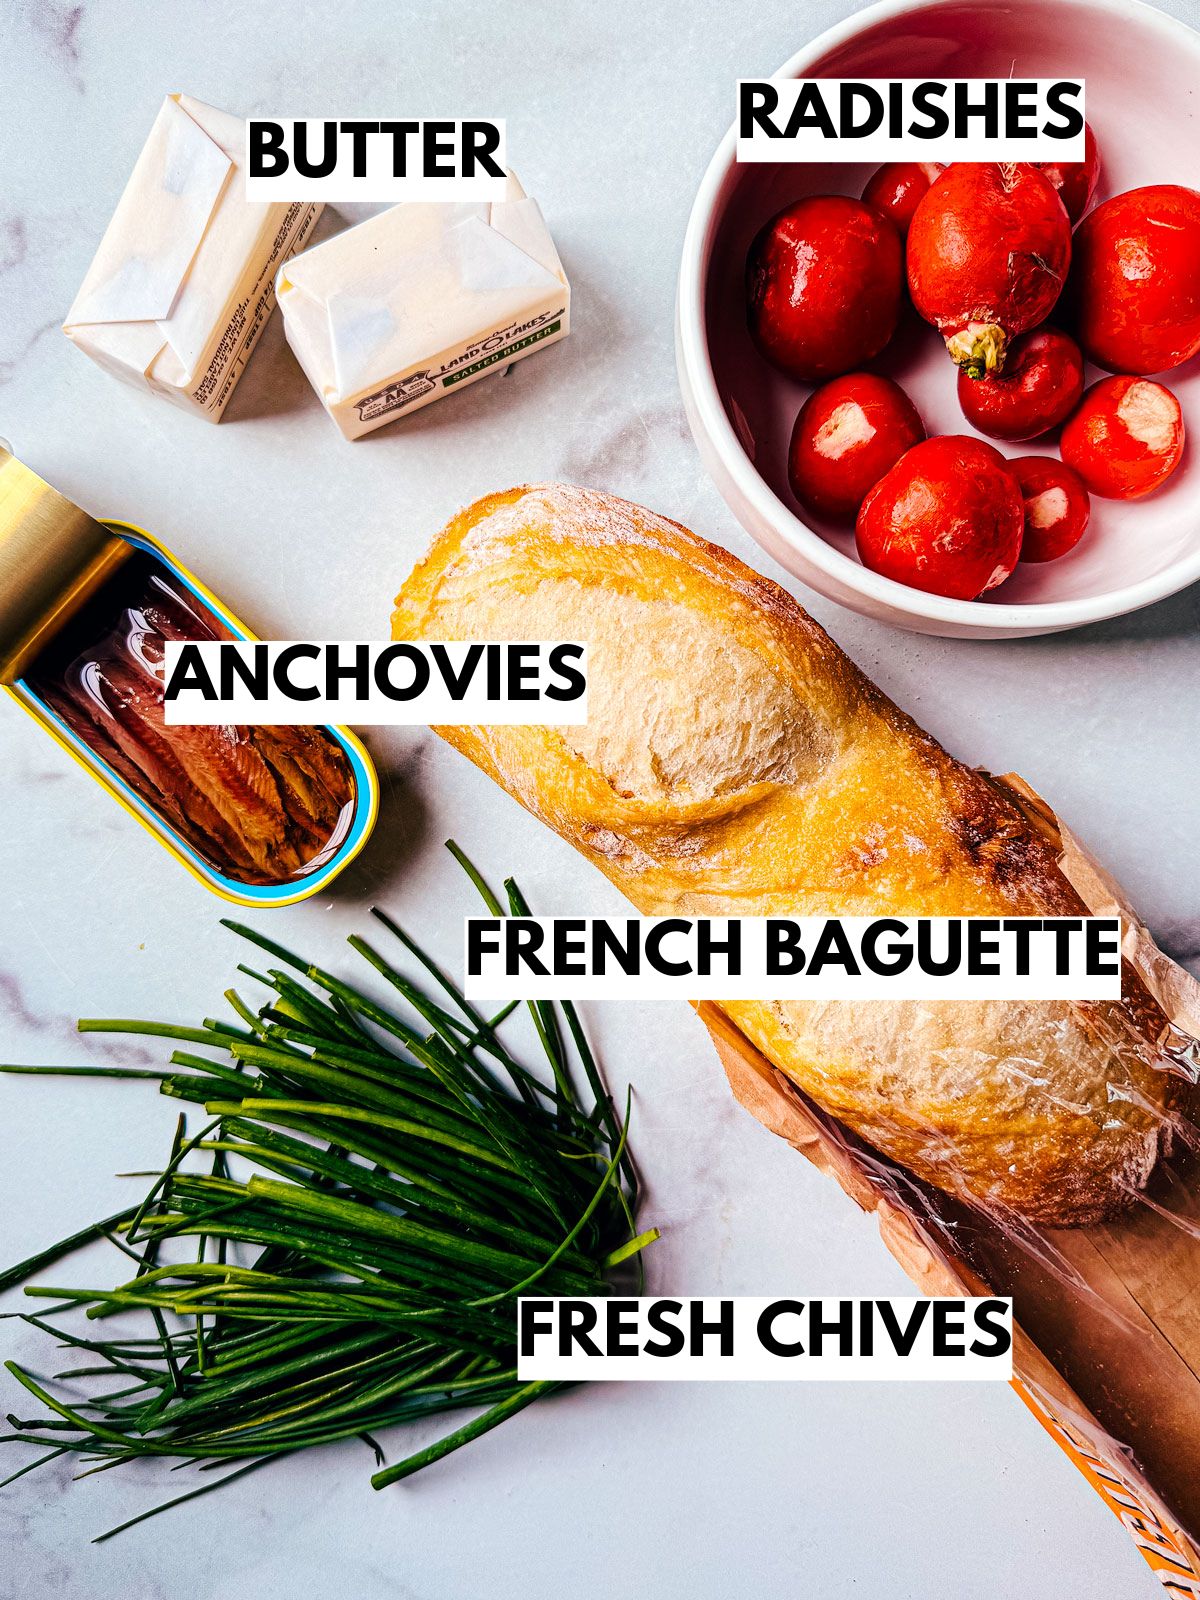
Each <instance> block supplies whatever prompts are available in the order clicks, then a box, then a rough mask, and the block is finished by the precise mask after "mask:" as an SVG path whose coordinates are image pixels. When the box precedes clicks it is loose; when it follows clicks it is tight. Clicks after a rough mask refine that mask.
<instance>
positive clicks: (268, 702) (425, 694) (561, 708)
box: [163, 639, 588, 728]
mask: <svg viewBox="0 0 1200 1600" xmlns="http://www.w3.org/2000/svg"><path fill="white" fill-rule="evenodd" d="M399 642H402V643H403V644H404V647H405V649H406V650H411V651H413V652H414V653H416V654H419V655H422V656H424V657H425V658H426V660H427V661H428V662H429V673H430V675H429V684H428V686H427V687H426V688H425V689H424V690H423V691H422V693H421V694H420V695H418V696H416V697H415V698H413V699H411V700H391V699H389V698H388V696H387V695H385V694H383V693H382V692H381V691H380V690H379V689H377V688H376V687H375V686H374V684H372V690H371V693H370V694H368V695H367V696H366V697H365V698H360V697H359V696H357V695H356V694H355V692H354V686H353V684H352V683H351V682H349V681H347V680H345V679H343V680H342V684H341V692H340V693H339V694H338V696H337V697H336V698H335V699H329V700H327V699H325V698H323V697H320V698H318V699H316V700H294V699H292V698H291V697H290V696H288V695H286V694H284V693H282V692H281V691H279V690H277V689H275V688H274V686H272V687H271V689H270V692H269V693H268V694H267V695H266V696H265V697H264V698H262V699H256V698H255V697H254V695H253V694H252V693H251V691H250V690H249V689H248V688H247V687H246V685H245V684H243V683H241V682H238V683H236V684H235V685H234V686H233V687H234V693H233V695H232V696H231V697H229V698H228V699H223V700H211V699H205V697H204V695H203V694H202V692H201V691H200V690H199V689H195V688H190V689H189V688H184V689H181V690H180V691H179V693H178V694H177V695H176V697H175V698H174V699H173V700H168V701H167V702H166V703H165V705H164V707H163V721H164V722H165V723H166V725H167V727H168V728H180V727H210V728H211V727H223V726H225V725H226V724H229V723H234V724H238V723H240V724H242V725H243V726H245V727H262V726H264V725H274V726H277V727H316V726H320V725H321V724H323V723H328V722H335V723H350V724H352V725H357V726H359V727H377V728H424V727H429V726H430V725H431V724H434V725H439V726H442V727H454V726H466V727H470V726H474V725H475V724H490V725H491V726H493V727H533V726H538V727H541V726H546V725H549V726H552V727H566V728H573V727H581V726H582V725H583V724H584V723H585V722H586V721H587V690H586V688H585V689H584V691H583V693H582V694H581V695H579V696H578V697H577V698H576V699H574V700H550V699H546V698H544V697H543V696H541V695H539V698H538V699H536V700H509V699H506V698H505V697H504V696H503V695H502V696H501V697H500V698H498V699H491V698H489V697H488V694H487V666H486V662H487V650H488V648H489V646H487V645H484V656H483V657H482V658H481V659H480V662H479V665H478V667H477V668H476V670H475V672H474V674H473V676H472V678H471V684H470V687H469V689H468V690H467V692H466V693H465V694H464V695H463V696H462V697H461V698H460V699H458V700H455V699H452V698H451V695H450V691H449V690H448V689H447V688H446V686H445V683H444V682H443V680H442V678H441V676H440V675H439V672H438V668H437V664H436V660H435V658H434V657H432V656H431V654H430V652H431V651H432V650H433V648H434V645H435V644H437V645H438V647H439V648H440V649H444V650H445V651H446V654H447V658H448V660H449V663H450V665H451V667H452V669H453V670H454V671H455V672H459V671H461V669H462V666H463V662H464V660H465V658H466V653H467V651H468V650H469V649H471V648H472V644H471V643H470V642H468V641H451V642H448V643H445V642H440V641H436V640H433V641H425V640H421V641H412V640H404V641H399ZM479 642H481V643H482V641H479ZM575 642H576V641H574V640H568V639H563V640H559V639H554V640H549V641H547V640H544V639H543V640H538V639H505V640H497V641H495V642H494V644H493V645H492V647H491V648H499V649H501V650H505V649H506V648H507V647H508V646H509V645H513V644H519V645H525V646H528V647H529V648H531V649H536V650H537V651H539V652H540V654H539V656H538V657H537V658H536V660H534V659H531V660H529V661H528V662H527V665H528V666H531V667H532V666H534V665H537V666H538V667H539V676H538V677H536V678H534V679H533V680H532V681H529V680H527V685H526V686H527V687H534V686H535V685H536V684H544V683H546V682H551V683H557V684H561V683H562V679H561V677H560V676H559V674H558V673H556V672H554V671H553V670H552V669H551V667H550V665H549V659H548V658H549V654H550V651H551V650H553V649H554V648H555V647H556V646H557V645H559V644H574V643H575ZM294 643H302V644H304V645H305V647H306V648H307V647H308V646H310V645H311V646H313V647H314V648H316V649H317V650H320V651H333V650H337V651H340V652H342V659H344V660H345V661H346V662H347V663H349V661H350V660H351V659H352V656H351V653H352V652H353V651H354V650H355V649H356V648H357V645H358V642H357V641H352V640H342V641H340V642H336V643H333V642H330V641H325V642H320V641H317V640H296V641H293V640H286V639H272V640H265V639H259V640H251V639H236V640H229V639H206V640H204V641H202V642H201V643H198V644H195V645H186V646H185V644H184V642H182V641H178V640H171V639H169V640H168V641H167V643H166V646H165V649H164V656H165V668H166V679H165V681H167V682H169V681H170V678H171V675H172V673H173V672H174V670H175V665H176V663H177V662H178V660H179V657H180V653H181V652H182V651H183V650H184V648H185V647H186V648H188V649H195V650H198V651H199V654H200V658H201V660H202V661H203V663H204V667H205V670H206V671H207V673H208V675H209V677H210V678H211V679H212V682H213V683H214V684H215V685H219V683H220V671H221V668H220V661H221V655H222V653H223V652H225V651H232V652H234V653H236V654H237V655H239V656H241V657H242V658H243V659H244V660H245V662H246V665H247V667H248V668H249V667H250V666H252V665H253V662H254V659H255V651H256V649H262V648H265V649H266V651H267V652H268V660H269V661H271V662H274V660H275V659H276V658H277V656H278V655H279V653H280V652H281V651H283V650H289V649H291V648H292V645H293V644H294ZM364 646H365V648H366V649H367V650H368V651H369V652H370V654H371V660H372V662H374V660H375V659H376V658H377V657H378V656H379V655H380V654H381V653H382V652H383V651H385V650H390V649H392V648H393V643H392V642H389V641H382V642H381V641H380V640H378V639H376V640H371V641H364ZM580 649H581V650H582V654H581V655H578V656H572V657H571V660H570V662H569V665H570V666H571V667H572V668H573V669H574V670H575V671H577V672H581V673H583V674H584V676H585V678H586V675H587V654H588V652H587V646H586V645H580ZM289 677H290V679H291V680H292V681H293V682H295V683H296V685H297V686H298V687H301V688H307V687H309V686H311V685H313V684H316V685H317V686H321V685H323V684H324V681H325V671H324V666H323V662H322V660H321V659H317V660H315V661H314V660H311V659H308V658H304V659H301V660H299V661H297V662H296V663H295V665H294V667H293V668H292V669H291V672H290V674H289ZM395 677H396V680H397V682H399V683H401V684H404V683H407V682H408V681H409V680H410V678H411V677H412V671H411V668H408V667H406V666H405V665H403V664H401V665H399V666H398V667H397V668H396V672H395ZM501 678H502V680H504V679H506V678H507V673H506V672H502V673H501Z"/></svg>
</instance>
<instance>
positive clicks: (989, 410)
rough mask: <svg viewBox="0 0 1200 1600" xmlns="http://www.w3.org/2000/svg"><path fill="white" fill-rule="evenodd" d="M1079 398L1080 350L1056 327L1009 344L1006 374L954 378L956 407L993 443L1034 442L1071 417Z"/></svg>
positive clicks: (1081, 378) (1081, 375)
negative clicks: (1013, 440) (960, 407)
mask: <svg viewBox="0 0 1200 1600" xmlns="http://www.w3.org/2000/svg"><path fill="white" fill-rule="evenodd" d="M1082 393H1083V357H1082V356H1081V355H1080V353H1079V346H1078V345H1077V344H1076V343H1075V341H1074V339H1072V338H1071V337H1070V336H1069V335H1068V334H1065V333H1062V332H1060V331H1059V329H1058V328H1035V329H1034V331H1033V332H1032V333H1026V334H1022V336H1021V337H1020V338H1019V339H1016V340H1014V341H1013V344H1012V347H1011V349H1010V350H1009V353H1008V360H1007V361H1006V362H1005V363H1004V371H1003V372H997V373H993V374H992V375H991V376H990V377H986V378H972V377H971V376H970V375H969V374H968V373H966V372H963V371H962V370H961V369H960V371H959V374H958V402H959V404H960V405H961V406H962V409H963V416H964V417H966V419H967V421H968V422H969V423H970V424H971V426H972V427H973V428H978V429H979V431H980V433H986V434H988V435H989V436H990V437H991V438H993V439H1036V438H1037V436H1038V434H1039V433H1045V432H1046V431H1047V430H1048V429H1050V428H1054V427H1057V426H1058V424H1059V423H1060V422H1062V420H1063V419H1064V417H1068V416H1070V414H1071V412H1072V411H1074V409H1075V407H1076V406H1077V405H1078V404H1079V397H1080V395H1081V394H1082Z"/></svg>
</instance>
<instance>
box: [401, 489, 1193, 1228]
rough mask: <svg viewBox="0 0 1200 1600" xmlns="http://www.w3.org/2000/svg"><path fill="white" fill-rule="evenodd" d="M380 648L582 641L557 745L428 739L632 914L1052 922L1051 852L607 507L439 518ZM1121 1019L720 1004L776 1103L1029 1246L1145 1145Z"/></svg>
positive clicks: (640, 525) (1141, 1047) (1147, 1063)
mask: <svg viewBox="0 0 1200 1600" xmlns="http://www.w3.org/2000/svg"><path fill="white" fill-rule="evenodd" d="M392 631H393V637H394V638H396V639H430V640H433V639H473V640H489V639H497V640H504V639H536V638H544V639H551V638H554V639H578V638H582V639H586V640H587V641H588V643H589V691H588V699H589V718H588V724H587V726H586V727H583V728H552V727H544V728H543V727H516V728H502V727H487V728H484V727H474V728H442V729H438V730H437V731H438V732H439V733H441V735H442V737H443V738H445V739H446V740H447V741H448V742H449V743H450V744H452V745H454V746H455V747H456V748H457V749H459V750H461V751H462V752H463V753H464V754H466V755H468V756H470V758H471V759H472V760H473V761H474V762H476V763H477V765H479V766H480V767H481V768H482V769H483V770H484V771H485V772H487V773H489V774H490V776H491V777H493V778H494V779H495V780H496V781H497V782H498V783H499V784H500V785H501V786H502V787H503V788H505V789H506V790H508V792H509V793H510V794H512V795H514V796H515V797H516V798H517V799H518V800H520V801H521V803H522V804H523V805H525V806H526V807H527V808H528V809H529V810H530V811H532V812H533V813H534V814H535V815H536V816H538V817H541V818H542V819H543V820H544V821H545V822H547V823H548V824H549V825H550V826H551V827H552V828H554V829H555V830H556V831H557V832H558V833H560V834H561V835H562V836H563V838H565V839H567V840H568V841H569V842H570V843H571V844H573V845H575V847H576V848H577V849H579V850H580V851H581V852H582V853H583V854H584V855H586V856H587V857H588V858H589V859H590V860H591V861H593V862H594V863H595V865H596V866H598V867H599V868H600V870H601V871H602V872H604V873H605V874H606V876H607V877H609V878H610V879H611V880H612V881H613V882H614V883H615V884H617V886H618V887H619V888H621V889H622V890H623V891H624V893H625V894H626V895H627V896H628V897H629V899H630V900H631V901H632V902H633V903H634V905H635V906H636V907H637V908H638V909H639V911H641V912H643V913H645V914H649V915H668V914H679V915H693V916H695V915H705V914H708V915H738V914H743V915H771V914H779V915H794V916H820V915H826V914H838V915H842V916H886V915H893V916H895V915H907V916H918V915H923V916H962V915H1031V916H1036V915H1077V914H1081V913H1082V912H1084V911H1085V910H1086V908H1085V907H1084V905H1083V903H1082V902H1081V900H1080V899H1079V897H1078V895H1077V894H1076V893H1075V891H1074V890H1073V889H1072V888H1071V886H1070V884H1069V883H1068V882H1067V880H1066V878H1065V877H1064V876H1063V874H1062V872H1061V871H1060V869H1059V865H1058V858H1057V852H1056V849H1055V847H1054V844H1053V842H1052V841H1051V840H1049V839H1047V838H1046V837H1045V836H1044V834H1043V833H1042V832H1040V831H1039V830H1038V829H1037V828H1036V827H1035V826H1034V825H1033V824H1032V823H1031V822H1030V820H1029V819H1028V818H1027V817H1026V815H1025V814H1024V813H1023V812H1022V811H1021V810H1020V809H1019V808H1018V806H1017V805H1015V804H1014V803H1013V801H1012V800H1011V799H1010V798H1009V797H1008V796H1007V795H1006V794H1005V793H1004V792H1003V791H1002V790H1000V789H999V788H998V787H997V786H996V785H995V784H993V783H992V782H990V781H989V780H988V779H987V778H986V777H985V776H984V775H983V774H981V773H978V772H976V771H974V770H973V769H971V768H969V767H965V766H963V765H962V764H961V763H960V762H957V761H955V760H953V759H952V758H951V757H950V756H949V755H947V754H946V752H945V751H944V750H943V749H942V748H941V746H940V745H939V744H938V743H937V742H936V741H935V740H933V739H932V738H930V737H929V735H928V734H926V733H924V732H922V730H921V729H920V728H918V727H917V725H916V724H915V723H914V722H913V721H912V720H911V718H909V717H907V716H905V715H904V713H903V712H901V711H899V710H897V708H896V707H895V706H894V705H892V703H891V702H890V701H889V700H888V699H887V698H886V697H885V696H884V695H882V694H881V693H880V692H879V690H877V689H876V688H875V687H874V686H873V685H872V684H871V683H870V682H869V681H868V680H867V679H866V678H865V677H864V676H863V674H862V673H860V672H859V671H858V669H857V668H856V667H855V666H854V665H853V663H852V662H851V661H850V660H849V659H848V658H847V657H846V656H845V655H844V654H843V653H842V652H841V651H840V650H839V649H838V647H837V646H836V645H835V644H834V643H833V641H832V640H831V639H830V638H829V637H828V635H827V634H825V633H824V631H823V630H822V629H821V628H819V627H818V626H817V624H816V623H815V622H813V620H812V619H811V618H810V617H809V616H808V615H807V614H806V613H805V612H804V611H803V610H802V609H801V607H800V606H799V605H798V604H797V603H796V601H795V600H793V599H792V597H791V596H790V595H789V594H787V593H786V592H785V591H784V590H783V589H781V588H779V587H778V586H777V585H776V584H774V583H771V582H769V581H768V580H767V579H765V578H762V577H760V576H758V575H757V574H756V573H754V572H752V571H751V570H750V569H749V568H748V567H746V566H744V565H743V564H742V563H741V562H740V561H737V560H736V559H735V558H734V557H732V556H730V555H729V554H728V553H727V552H725V551H723V550H721V549H719V548H718V547H716V546H714V545H711V544H708V543H706V542H705V541H704V540H702V539H699V538H697V537H696V536H695V535H694V534H692V533H690V532H688V530H687V529H686V528H682V527H680V526H679V525H678V524H676V523H673V522H669V521H667V520H666V519H665V518H663V517H659V516H656V515H655V514H654V513H652V512H649V511H646V510H644V509H642V508H641V507H639V506H635V505H632V504H630V503H628V502H626V501H623V500H617V499H615V498H614V497H612V496H610V495H605V494H600V493H597V492H593V491H589V490H585V489H578V488H573V487H571V486H568V485H563V484H544V485H540V486H536V487H531V488H517V489H512V490H509V491H508V492H506V493H503V494H496V495H491V496H488V497H487V498H485V499H483V500H480V501H478V502H477V503H476V504H475V505H473V506H470V507H468V508H467V509H466V510H465V511H463V512H461V513H460V514H459V515H458V516H457V517H455V518H454V519H453V520H452V521H451V522H450V523H449V525H448V526H447V527H446V529H445V530H444V531H443V533H442V534H441V535H440V536H439V537H438V539H437V540H436V541H435V543H434V545H433V547H432V549H431V550H430V552H429V554H428V556H427V557H426V558H425V560H424V561H423V562H421V563H420V564H419V565H418V566H417V568H416V569H415V571H414V572H413V574H412V575H411V577H410V578H409V580H408V582H407V583H406V584H405V586H404V589H403V591H402V593H401V594H400V596H399V597H398V599H397V602H396V611H395V614H394V616H393V626H392ZM1124 988H1125V995H1126V998H1125V999H1124V1000H1123V1001H1121V1002H1113V1003H1091V1004H1072V1003H1069V1002H1050V1001H1030V1002H1010V1001H979V1002H975V1001H949V1000H947V1001H933V1002H928V1001H925V1002H915V1001H912V1002H905V1001H831V1002H766V1001H763V1002H741V1001H739V1002H730V1003H726V1004H723V1005H722V1006H721V1009H722V1010H723V1011H724V1012H725V1013H726V1014H727V1015H728V1016H729V1017H730V1018H731V1020H732V1021H733V1022H734V1023H735V1024H736V1025H737V1026H738V1027H739V1028H740V1029H741V1030H742V1031H743V1033H744V1034H745V1035H746V1036H747V1037H748V1038H749V1039H750V1040H751V1041H752V1042H753V1043H754V1044H755V1045H756V1046H757V1047H758V1048H759V1049H760V1050H761V1051H762V1052H763V1054H764V1055H766V1056H767V1058H768V1059H769V1060H771V1061H772V1062H773V1063H774V1064H775V1065H776V1066H777V1067H779V1068H780V1069H781V1070H782V1071H783V1072H785V1073H786V1074H787V1075H788V1076H789V1077H790V1078H792V1079H793V1080H794V1081H795V1083H796V1084H798V1085H799V1087H800V1088H801V1089H803V1090H804V1091H805V1093H807V1094H808V1095H810V1096H811V1097H812V1098H813V1099H814V1100H816V1101H817V1102H818V1103H819V1104H820V1105H821V1106H823V1107H824V1108H825V1109H826V1110H827V1111H829V1112H831V1113H832V1114H833V1115H835V1116H837V1117H839V1118H840V1119H841V1120H843V1121H844V1122H845V1123H846V1124H848V1125H849V1126H850V1127H852V1128H853V1129H854V1130H855V1131H856V1132H857V1133H859V1134H861V1135H862V1136H863V1137H864V1138H866V1139H867V1140H869V1141H870V1142H871V1143H872V1144H873V1145H875V1146H876V1148H877V1149H879V1150H880V1151H882V1152H883V1153H884V1154H885V1155H887V1156H888V1157H890V1158H891V1159H893V1160H895V1161H897V1162H899V1163H900V1164H902V1165H903V1166H905V1167H907V1168H909V1169H910V1170H911V1171H912V1172H914V1173H915V1174H917V1175H918V1176H919V1177H921V1178H923V1179H925V1180H927V1181H929V1182H931V1183H933V1184H935V1185H937V1186H938V1187H940V1188H942V1189H945V1190H947V1191H949V1192H951V1193H954V1194H956V1195H958V1196H960V1197H962V1198H967V1199H969V1200H971V1201H972V1202H974V1203H975V1204H979V1205H983V1206H985V1207H986V1208H987V1209H988V1210H989V1211H991V1212H993V1213H995V1214H1005V1213H1007V1214H1013V1215H1015V1216H1017V1217H1020V1218H1023V1219H1026V1220H1028V1221H1032V1222H1040V1223H1049V1224H1072V1223H1082V1222H1090V1221H1095V1220H1098V1219H1100V1218H1102V1217H1105V1216H1108V1215H1110V1214H1112V1213H1113V1212H1114V1211H1116V1210H1118V1209H1119V1208H1120V1207H1121V1206H1122V1205H1123V1204H1125V1203H1127V1201H1128V1200H1129V1198H1130V1197H1131V1196H1132V1195H1133V1194H1135V1193H1136V1192H1137V1191H1138V1190H1140V1189H1141V1188H1142V1187H1143V1186H1144V1185H1145V1183H1146V1181H1147V1179H1148V1178H1149V1176H1150V1174H1151V1172H1152V1170H1153V1168H1154V1166H1155V1164H1156V1162H1157V1160H1158V1158H1159V1155H1160V1154H1162V1153H1163V1152H1164V1151H1165V1149H1166V1146H1167V1142H1168V1129H1169V1126H1170V1121H1171V1096H1172V1083H1173V1080H1172V1078H1171V1076H1170V1075H1169V1074H1168V1073H1167V1072H1166V1071H1164V1070H1162V1069H1161V1066H1160V1057H1159V1052H1158V1049H1157V1045H1156V1042H1155V1041H1156V1039H1157V1037H1158V1034H1159V1030H1160V1029H1161V1027H1162V1025H1163V1022H1164V1020H1165V1019H1164V1018H1163V1016H1162V1014H1161V1012H1160V1011H1159V1010H1158V1008H1157V1007H1156V1005H1155V1004H1154V1002H1153V1001H1152V1000H1151V998H1150V996H1149V994H1148V993H1147V992H1146V991H1145V989H1144V988H1143V986H1142V985H1141V984H1140V982H1139V981H1138V980H1137V979H1136V976H1135V975H1134V974H1133V973H1132V972H1131V971H1130V970H1129V969H1127V971H1126V979H1125V985H1124Z"/></svg>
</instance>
